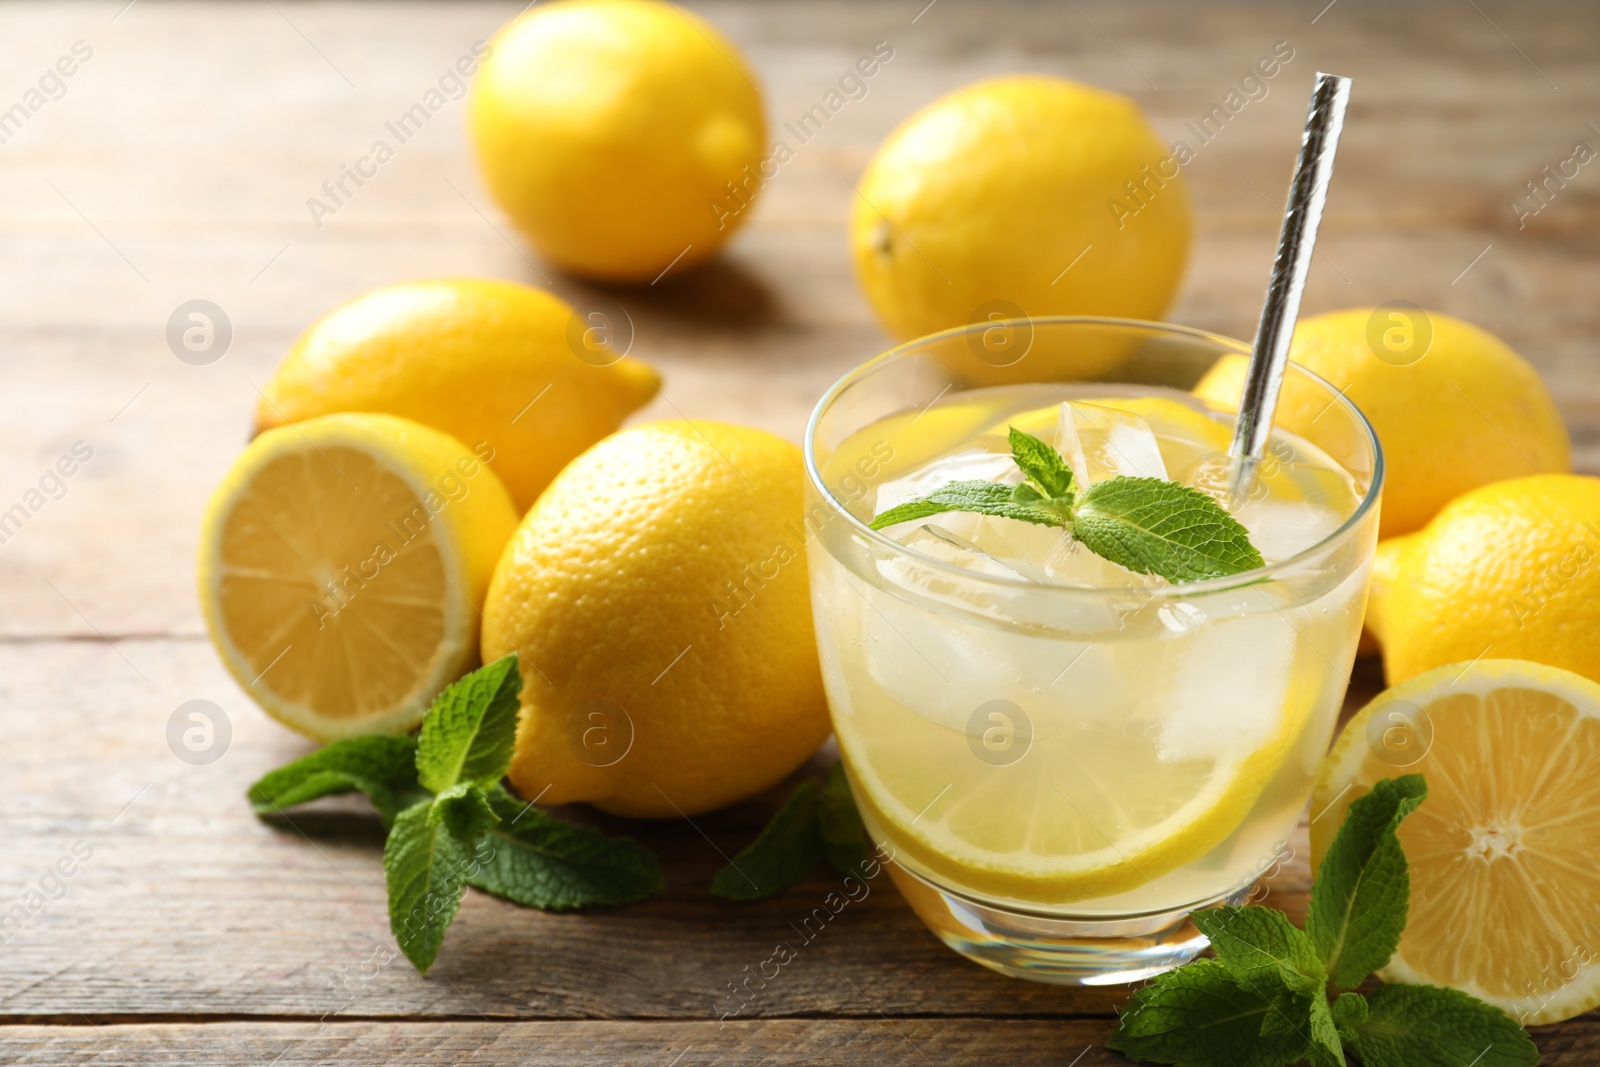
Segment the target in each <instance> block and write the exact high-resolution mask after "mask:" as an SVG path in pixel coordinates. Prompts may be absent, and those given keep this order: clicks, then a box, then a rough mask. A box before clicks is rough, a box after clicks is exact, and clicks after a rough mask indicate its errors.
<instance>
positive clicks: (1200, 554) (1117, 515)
mask: <svg viewBox="0 0 1600 1067" xmlns="http://www.w3.org/2000/svg"><path fill="white" fill-rule="evenodd" d="M1009 429H1010V441H1011V459H1012V461H1013V462H1014V463H1016V465H1017V468H1018V469H1019V470H1020V471H1021V472H1022V474H1023V476H1024V478H1025V479H1026V480H1025V481H1023V482H1022V483H1021V484H1020V485H1014V486H1013V485H1005V484H1002V483H999V482H979V481H963V482H952V483H950V484H949V485H946V486H943V487H941V488H939V489H935V490H934V491H933V492H931V493H929V494H928V495H927V496H924V497H921V498H919V499H917V500H910V501H907V502H906V503H903V504H899V505H897V506H895V507H892V508H890V509H889V510H887V511H885V512H883V513H881V514H879V515H877V516H876V517H875V518H873V520H872V522H871V523H870V524H869V525H870V526H871V527H872V528H873V529H874V530H882V529H885V528H886V527H889V526H894V525H897V524H899V523H902V522H910V521H912V520H914V519H927V518H932V517H934V516H935V515H942V514H944V513H946V512H950V511H967V512H973V513H976V514H979V515H992V516H996V517H999V518H1006V519H1017V520H1019V521H1021V522H1031V523H1037V524H1039V525H1042V526H1059V527H1062V528H1063V529H1065V530H1066V531H1067V532H1068V533H1070V534H1071V535H1072V536H1073V537H1074V538H1075V539H1077V540H1078V541H1080V542H1081V543H1082V544H1083V546H1084V547H1085V548H1087V549H1088V550H1089V551H1091V552H1093V553H1094V554H1095V555H1097V556H1103V557H1104V558H1106V559H1108V560H1110V561H1111V562H1112V563H1116V564H1118V565H1120V566H1123V567H1126V568H1127V569H1128V570H1130V571H1136V572H1138V573H1140V574H1156V575H1159V576H1161V577H1162V578H1165V579H1166V580H1167V581H1169V582H1197V581H1203V580H1205V579H1207V578H1220V577H1223V576H1225V575H1229V574H1239V573H1242V572H1244V571H1248V570H1254V569H1255V568H1257V567H1260V566H1262V565H1263V563H1264V562H1265V561H1264V560H1263V559H1262V558H1261V553H1260V552H1258V551H1257V550H1256V547H1255V546H1254V545H1253V544H1251V543H1250V532H1249V531H1248V530H1246V529H1245V528H1244V526H1243V525H1241V524H1240V522H1239V520H1237V519H1235V518H1234V517H1233V516H1232V515H1230V514H1228V512H1227V510H1226V509H1224V508H1223V507H1222V505H1220V504H1218V503H1217V502H1216V501H1215V500H1213V499H1211V497H1209V496H1207V495H1206V494H1205V493H1202V492H1201V491H1200V490H1198V489H1195V488H1193V487H1191V486H1187V485H1184V484H1183V483H1181V482H1174V481H1168V480H1166V479H1162V478H1134V477H1127V476H1122V475H1119V476H1117V477H1114V478H1107V479H1106V480H1104V481H1101V482H1096V483H1094V484H1093V485H1091V486H1089V487H1088V488H1087V489H1083V490H1081V491H1079V489H1078V488H1077V486H1075V484H1074V479H1073V476H1072V469H1071V467H1069V466H1068V465H1067V462H1066V460H1065V459H1064V458H1063V457H1062V455H1061V453H1060V452H1058V451H1056V449H1054V448H1052V447H1051V446H1050V445H1048V444H1047V443H1045V442H1044V441H1041V440H1039V438H1037V437H1034V436H1032V435H1031V434H1026V433H1023V432H1022V431H1021V430H1019V429H1017V428H1016V427H1015V426H1013V427H1010V428H1009Z"/></svg>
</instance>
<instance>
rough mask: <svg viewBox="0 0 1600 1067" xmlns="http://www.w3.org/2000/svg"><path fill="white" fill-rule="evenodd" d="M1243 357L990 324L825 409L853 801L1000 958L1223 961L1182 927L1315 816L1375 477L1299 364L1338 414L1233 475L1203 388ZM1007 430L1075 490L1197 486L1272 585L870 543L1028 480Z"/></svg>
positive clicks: (824, 597) (996, 529) (825, 559)
mask: <svg viewBox="0 0 1600 1067" xmlns="http://www.w3.org/2000/svg"><path fill="white" fill-rule="evenodd" d="M1235 352H1239V353H1245V352H1248V346H1245V345H1243V344H1241V343H1240V342H1237V341H1231V340H1228V339H1226V338H1221V337H1217V336H1214V335H1210V334H1206V333H1202V332H1200V331H1195V330H1188V329H1184V328H1180V327H1172V326H1160V325H1154V324H1147V323H1137V322H1124V321H1113V320H1095V319H1073V318H1058V319H1035V320H1026V319H1020V320H1007V321H1004V322H999V323H984V324H980V325H976V326H972V327H968V328H964V329H958V330H952V331H947V332H945V333H941V334H936V335H933V336H932V337H928V338H924V339H922V340H920V341H916V342H912V343H910V344H907V345H904V346H901V347H900V348H897V349H895V350H893V351H891V352H889V353H886V354H885V355H883V356H880V357H879V358H877V359H876V360H873V361H872V362H870V363H868V364H866V365H864V366H862V367H860V368H858V369H857V370H855V371H853V372H852V373H851V374H849V375H847V376H846V377H845V378H844V379H843V380H841V381H840V382H839V383H837V384H836V385H835V386H834V387H833V389H832V390H830V391H829V393H828V394H827V395H826V396H825V397H824V398H823V400H822V402H821V404H820V405H819V406H818V408H817V411H816V413H815V415H814V416H813V418H812V422H811V426H810V428H809V429H808V433H807V440H806V450H807V462H808V467H809V471H810V484H809V486H808V492H809V493H810V497H809V499H808V514H809V516H810V519H811V522H812V525H813V529H814V530H815V532H816V536H815V537H814V538H813V539H812V542H811V556H810V570H811V582H812V597H813V605H814V615H815V619H816V627H817V636H818V643H819V648H820V652H821V660H822V668H823V677H824V682H825V685H826V688H827V693H828V700H829V704H830V708H831V712H832V716H833V724H834V731H835V735H836V737H837V739H838V744H839V750H840V753H841V756H842V759H843V762H844V765H845V769H846V771H847V774H848V777H849V781H850V785H851V789H852V792H853V793H854V796H855V799H856V803H857V806H858V807H859V808H860V810H861V814H862V818H863V821H864V822H865V824H866V827H867V829H868V832H869V833H870V834H871V836H872V838H873V840H874V842H875V843H876V844H877V845H878V847H879V850H880V852H881V854H883V855H885V856H886V857H889V858H890V859H891V860H892V862H891V863H890V864H889V870H890V871H891V873H892V875H893V877H894V879H895V881H896V883H897V885H898V886H899V888H900V889H901V892H902V893H903V894H904V895H905V896H906V898H907V900H908V901H909V902H910V903H911V905H912V907H913V908H915V909H916V911H917V912H918V914H919V915H920V916H921V917H922V918H923V920H924V921H925V922H926V923H927V924H928V925H929V927H930V928H932V929H933V931H934V932H935V933H937V934H938V935H939V936H940V937H941V938H942V939H943V940H944V941H945V942H946V943H947V944H949V945H950V946H951V947H953V948H955V949H956V950H957V951H958V952H961V953H963V954H964V955H967V956H969V957H971V958H972V959H975V960H977V961H978V962H980V963H983V964H985V965H987V966H989V967H992V968H994V969H996V970H1000V971H1002V972H1005V973H1008V974H1014V975H1019V976H1023V977H1029V978H1035V979H1039V980H1044V981H1055V982H1070V983H1090V984H1094V983H1114V982H1127V981H1136V980H1139V979H1142V978H1145V977H1148V976H1150V975H1152V974H1155V973H1159V972H1160V971H1163V970H1166V969H1168V968H1170V967H1173V966H1176V965H1178V964H1181V963H1182V962H1184V961H1185V960H1187V959H1189V958H1191V957H1192V956H1194V955H1195V954H1196V953H1198V952H1199V951H1200V950H1201V949H1203V948H1204V947H1205V941H1204V938H1203V937H1202V936H1201V935H1200V934H1199V932H1198V931H1197V930H1196V929H1195V928H1194V926H1193V924H1192V923H1190V922H1189V921H1188V915H1189V913H1190V912H1191V911H1193V910H1194V909H1196V908H1201V907H1205V906H1208V905H1211V904H1215V903H1219V902H1224V901H1231V902H1237V901H1239V900H1240V899H1242V898H1243V897H1244V896H1245V895H1247V894H1248V893H1249V892H1250V890H1251V889H1252V887H1253V886H1254V885H1255V883H1256V882H1257V880H1258V879H1259V878H1260V877H1261V876H1262V874H1263V873H1264V872H1265V871H1267V869H1268V868H1270V867H1271V866H1272V865H1273V863H1274V862H1276V861H1277V860H1278V859H1279V858H1281V857H1282V855H1283V852H1284V849H1285V846H1286V842H1287V840H1288V838H1289V836H1290V834H1291V833H1292V832H1293V830H1294V827H1295V825H1296V823H1297V822H1298V820H1299V818H1300V816H1301V813H1302V812H1303V811H1304V809H1305V805H1306V802H1307V799H1308V797H1309V795H1310V792H1311V787H1312V783H1313V778H1314V776H1315V772H1316V769H1317V766H1318V763H1319V761H1320V760H1321V758H1322V756H1323V753H1324V752H1325V751H1326V749H1327V746H1328V741H1329V738H1330V735H1331V732H1332V730H1333V727H1334V724H1335V720H1336V718H1337V716H1338V712H1339V707H1340V704H1341V702H1342V699H1343V696H1344V691H1345V687H1346V684H1347V681H1348V678H1349V671H1350V665H1351V662H1352V660H1353V658H1354V655H1355V648H1356V644H1357V641H1358V638H1359V636H1360V630H1361V620H1362V615H1363V612H1364V609H1365V604H1366V596H1367V585H1368V578H1369V572H1370V569H1371V560H1372V555H1373V549H1374V545H1375V542H1376V537H1377V514H1378V508H1377V498H1378V492H1379V487H1380V484H1381V482H1382V459H1381V454H1380V451H1379V448H1378V444H1377V441H1376V438H1375V437H1374V435H1373V433H1372V430H1371V428H1370V426H1368V424H1367V422H1366V420H1365V419H1364V418H1363V417H1362V416H1361V414H1360V412H1358V411H1357V410H1356V409H1355V408H1354V407H1353V406H1352V405H1351V404H1350V403H1349V402H1348V401H1347V400H1345V399H1344V398H1343V397H1342V396H1340V395H1339V393H1338V392H1337V391H1336V390H1335V389H1333V388H1332V387H1331V386H1329V385H1327V383H1325V382H1323V381H1322V380H1321V379H1318V378H1316V377H1315V376H1313V375H1311V374H1310V373H1309V372H1307V371H1304V370H1302V369H1300V368H1298V367H1294V366H1291V367H1290V368H1289V371H1288V373H1289V375H1290V376H1292V377H1296V378H1299V379H1301V380H1302V382H1303V385H1302V386H1300V387H1301V388H1310V389H1313V390H1316V391H1320V392H1321V393H1323V394H1325V395H1326V400H1327V406H1326V408H1324V409H1323V410H1322V411H1321V413H1320V414H1318V415H1317V417H1316V418H1315V419H1313V420H1312V421H1311V423H1310V424H1309V425H1307V426H1303V427H1299V426H1297V427H1294V428H1293V429H1294V430H1295V431H1297V432H1291V431H1290V430H1289V429H1286V428H1275V429H1274V432H1273V435H1272V439H1271V443H1270V446H1269V448H1268V450H1267V454H1266V456H1265V457H1264V459H1263V460H1262V461H1261V462H1260V463H1259V464H1258V465H1257V466H1256V467H1255V468H1254V469H1253V470H1252V471H1251V472H1249V475H1248V476H1247V477H1245V478H1244V479H1243V480H1242V481H1240V480H1238V479H1237V476H1236V470H1235V464H1234V462H1233V461H1232V460H1230V458H1229V457H1228V455H1227V452H1228V447H1229V443H1230V440H1231V437H1232V430H1233V414H1232V412H1231V411H1227V410H1220V409H1217V408H1214V407H1212V406H1208V405H1207V404H1206V403H1204V402H1202V401H1200V400H1199V399H1197V398H1196V397H1194V396H1193V395H1191V394H1190V392H1189V389H1190V388H1191V387H1192V386H1193V385H1194V384H1195V383H1196V382H1197V381H1198V380H1199V379H1200V378H1201V376H1202V375H1203V374H1204V373H1205V372H1206V370H1207V369H1208V368H1209V367H1210V366H1211V365H1212V364H1214V363H1215V362H1216V361H1217V360H1218V359H1219V358H1220V357H1222V356H1223V355H1225V354H1228V353H1235ZM1014 430H1015V431H1021V432H1022V433H1024V434H1026V435H1028V436H1029V437H1031V438H1035V439H1037V440H1038V441H1041V442H1044V443H1045V444H1047V445H1049V446H1051V447H1052V448H1053V449H1054V450H1055V451H1056V453H1058V454H1059V456H1060V457H1061V461H1062V464H1063V465H1064V466H1065V467H1066V468H1069V469H1070V470H1071V479H1070V482H1071V484H1072V486H1073V491H1074V492H1075V493H1077V494H1078V495H1079V498H1080V499H1086V497H1085V494H1087V493H1088V491H1089V490H1090V489H1091V487H1093V486H1095V485H1096V484H1098V483H1101V482H1105V481H1107V480H1109V479H1113V478H1139V479H1147V480H1149V479H1157V480H1165V481H1170V482H1177V483H1180V484H1182V485H1185V486H1190V487H1193V488H1195V489H1198V490H1199V491H1200V492H1201V493H1203V494H1205V495H1206V496H1207V497H1209V498H1210V500H1211V501H1214V502H1215V503H1216V504H1218V505H1220V506H1221V507H1222V508H1223V509H1224V510H1225V511H1226V512H1227V513H1228V514H1229V515H1231V516H1232V518H1233V519H1234V520H1236V521H1237V523H1238V524H1240V525H1242V527H1243V530H1244V531H1247V532H1248V536H1249V542H1250V544H1251V545H1253V546H1254V550H1255V552H1256V553H1258V554H1259V559H1260V565H1254V564H1252V565H1251V567H1250V569H1247V570H1243V571H1241V572H1238V573H1231V574H1224V575H1220V576H1216V577H1203V578H1200V579H1198V580H1169V579H1168V578H1165V577H1162V576H1161V574H1160V573H1141V570H1142V569H1144V568H1141V567H1140V566H1139V564H1138V562H1137V561H1136V560H1131V559H1124V561H1123V563H1118V562H1114V561H1113V560H1112V559H1111V558H1107V555H1102V554H1098V553H1097V552H1094V551H1090V550H1089V548H1088V542H1087V541H1086V540H1085V539H1084V538H1082V537H1075V536H1074V535H1073V533H1072V532H1069V529H1068V528H1063V527H1062V526H1058V525H1049V524H1042V523H1040V522H1037V521H1032V522H1030V521H1021V520H1019V519H1015V518H1010V517H1006V516H1004V515H995V514H977V513H973V512H971V511H964V510H950V511H946V512H942V513H938V514H925V513H919V514H917V515H916V516H915V517H912V518H909V519H907V520H905V521H899V522H889V523H888V524H886V525H885V524H883V523H881V522H880V526H881V527H882V528H880V529H874V528H873V527H872V520H873V519H874V518H875V517H878V516H883V515H884V513H886V512H889V511H890V510H891V509H893V508H895V507H896V506H897V505H902V504H905V503H906V502H908V501H915V500H920V499H925V498H926V497H927V496H928V495H929V494H930V493H933V492H934V491H936V490H939V489H941V488H942V487H944V486H948V485H950V484H951V483H964V484H970V483H985V482H987V483H999V484H1001V485H1008V486H1012V487H1015V486H1016V485H1017V484H1019V483H1022V482H1023V481H1024V480H1025V477H1024V473H1023V471H1022V470H1021V469H1020V468H1019V466H1018V464H1017V462H1016V460H1015V459H1014V458H1013V455H1012V444H1013V440H1014V439H1013V436H1012V431H1014ZM997 492H998V491H997ZM1208 503H1209V502H1208ZM921 511H922V512H927V511H928V509H927V508H926V507H924V508H922V509H921ZM885 518H887V519H892V518H894V515H892V514H891V515H887V516H885ZM1130 521H1135V522H1142V521H1144V520H1143V519H1140V518H1137V517H1136V518H1134V519H1132V520H1130ZM1147 525H1148V524H1147ZM1102 547H1103V546H1102ZM1106 551H1107V552H1108V553H1109V554H1110V555H1112V556H1115V555H1117V554H1118V553H1117V552H1116V551H1112V550H1110V549H1106ZM1252 558H1254V556H1252ZM1124 563H1128V564H1129V565H1123V564H1124ZM1158 569H1159V568H1158Z"/></svg>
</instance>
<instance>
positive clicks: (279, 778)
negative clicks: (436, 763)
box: [245, 737, 423, 824]
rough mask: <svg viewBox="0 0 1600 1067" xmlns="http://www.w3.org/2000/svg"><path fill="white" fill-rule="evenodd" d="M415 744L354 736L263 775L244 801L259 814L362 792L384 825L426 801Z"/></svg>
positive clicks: (400, 739) (410, 739)
mask: <svg viewBox="0 0 1600 1067" xmlns="http://www.w3.org/2000/svg"><path fill="white" fill-rule="evenodd" d="M416 760H417V739H416V738H414V737H351V738H346V739H345V740H343V741H335V742H333V743H332V744H331V745H327V746H325V747H323V748H319V749H317V750H316V751H315V752H313V753H311V754H310V755H307V756H302V757H300V758H299V759H297V760H295V761H294V762H292V763H286V764H284V765H283V766H282V767H279V768H278V769H277V770H275V771H268V772H267V773H266V774H264V775H262V776H261V778H259V779H258V780H257V781H256V783H255V784H254V785H252V786H251V787H250V791H249V792H248V793H246V794H245V795H246V797H247V798H248V799H249V801H250V806H251V808H253V809H255V813H256V814H257V815H273V814H276V813H277V812H278V811H280V810H281V809H283V808H290V807H293V806H294V805H296V804H304V803H306V802H308V801H312V800H316V799H317V798H319V797H326V796H333V795H335V794H337V793H350V792H361V793H365V794H366V795H367V797H368V798H369V799H370V800H371V801H372V806H373V807H374V808H376V809H378V814H379V815H380V816H382V817H383V821H384V822H385V823H386V824H387V823H392V822H393V821H394V817H395V816H396V815H398V814H399V813H400V811H401V810H402V809H403V808H405V807H406V806H407V805H409V804H412V803H415V802H416V801H417V800H420V799H423V792H422V787H421V786H419V785H418V784H417V763H416Z"/></svg>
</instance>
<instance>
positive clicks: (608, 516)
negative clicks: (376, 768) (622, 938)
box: [483, 421, 829, 818]
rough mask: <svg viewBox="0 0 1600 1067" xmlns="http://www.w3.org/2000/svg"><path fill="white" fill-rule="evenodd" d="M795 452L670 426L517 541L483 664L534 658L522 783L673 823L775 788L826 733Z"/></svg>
mask: <svg viewBox="0 0 1600 1067" xmlns="http://www.w3.org/2000/svg"><path fill="white" fill-rule="evenodd" d="M803 480H804V469H803V464H802V460H801V455H800V450H799V449H798V448H796V447H795V446H794V445H792V444H789V443H788V442H786V441H783V440H781V439H779V438H777V437H774V436H772V435H771V434H769V433H766V432H764V431H762V430H753V429H747V428H745V427H740V426H727V425H723V424H720V423H708V422H696V423H691V422H687V421H684V422H659V423H650V424H648V425H644V426H638V427H635V428H633V429H629V430H624V431H622V432H621V433H618V434H615V435H613V436H611V437H608V438H606V439H605V440H604V441H601V442H600V443H599V444H597V445H595V446H594V447H593V448H591V449H590V450H589V451H587V452H585V453H584V454H583V455H581V456H579V457H578V458H577V459H575V460H573V461H572V463H571V464H570V465H569V466H568V467H567V468H566V469H565V470H564V471H562V472H561V474H560V475H559V476H558V477H557V478H556V480H555V481H554V482H552V483H551V485H550V488H549V489H548V490H546V492H545V494H544V495H543V496H541V497H540V498H539V500H538V502H537V503H536V504H534V506H533V508H532V509H531V510H530V511H529V512H528V514H527V515H526V516H525V517H524V518H523V521H522V525H521V527H519V528H518V530H517V532H516V534H515V535H514V536H513V537H512V539H511V541H510V543H509V544H508V545H507V546H506V550H505V554H504V555H503V556H502V557H501V559H500V565H499V567H498V568H497V569H496V570H495V574H494V578H493V580H492V581H491V582H490V585H489V597H488V601H487V603H486V605H485V607H484V626H483V656H484V660H485V662H490V661H492V660H494V659H496V658H498V657H500V656H503V655H505V654H507V653H509V652H512V651H515V652H518V653H520V663H521V666H522V677H523V682H522V716H521V719H520V721H519V723H518V727H517V750H516V758H515V759H514V760H513V762H512V764H511V775H510V776H511V782H512V784H513V785H514V786H515V787H516V789H517V791H518V792H520V793H521V794H522V795H523V796H525V797H527V798H529V799H533V798H536V797H537V798H542V800H543V801H544V802H548V803H555V804H560V803H565V802H568V801H588V802H590V803H592V804H594V805H595V806H597V807H599V808H602V809H604V810H606V811H611V812H616V813H618V814H621V815H631V816H638V817H644V818H671V817H675V816H680V815H694V814H696V813H698V812H704V811H710V810H712V809H715V808H720V807H723V806H725V805H727V804H731V803H733V802H734V801H737V800H740V799H742V798H744V797H747V796H749V795H751V794H753V793H757V792H759V791H760V790H762V789H765V788H767V787H768V786H770V785H772V784H773V783H774V782H776V781H778V780H780V779H781V778H783V777H784V776H785V775H787V774H788V773H789V772H791V771H793V770H794V769H795V768H796V767H797V766H799V765H800V764H801V763H802V762H804V761H805V759H806V758H807V757H808V756H810V755H811V753H812V752H814V751H815V750H816V748H817V746H818V745H820V744H821V743H822V742H823V741H824V740H825V739H826V738H827V736H828V732H829V724H828V711H827V705H826V703H825V702H824V698H823V693H822V676H821V670H820V667H819V665H818V661H817V648H816V640H815V636H814V634H813V632H812V628H811V599H810V593H809V590H808V583H807V580H806V560H805V549H806V538H807V528H806V521H805V517H804V515H803V507H804V505H803V502H802V496H801V489H802V483H803Z"/></svg>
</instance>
